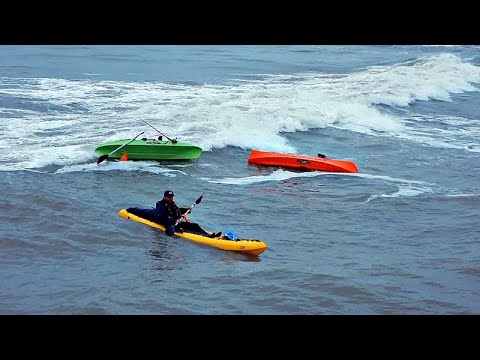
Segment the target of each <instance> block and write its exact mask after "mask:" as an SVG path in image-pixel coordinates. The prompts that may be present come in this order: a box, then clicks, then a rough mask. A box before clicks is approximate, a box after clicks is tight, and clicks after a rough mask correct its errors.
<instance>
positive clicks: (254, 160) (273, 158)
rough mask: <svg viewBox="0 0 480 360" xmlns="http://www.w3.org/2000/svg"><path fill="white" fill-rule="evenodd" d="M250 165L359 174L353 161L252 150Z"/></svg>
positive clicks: (320, 155) (322, 156) (319, 155)
mask: <svg viewBox="0 0 480 360" xmlns="http://www.w3.org/2000/svg"><path fill="white" fill-rule="evenodd" d="M248 163H249V164H254V165H265V166H279V167H285V168H290V169H297V170H302V171H315V170H316V171H327V172H346V173H358V168H357V165H355V163H354V162H352V161H347V160H337V159H330V158H327V157H325V156H324V155H322V154H318V156H309V155H299V154H288V153H279V152H269V151H260V150H252V152H251V153H250V156H249V157H248Z"/></svg>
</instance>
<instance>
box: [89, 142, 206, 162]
mask: <svg viewBox="0 0 480 360" xmlns="http://www.w3.org/2000/svg"><path fill="white" fill-rule="evenodd" d="M128 142H129V143H128ZM127 143H128V144H127ZM125 144H127V145H125ZM122 145H125V146H123V147H122ZM120 147H121V148H120ZM117 148H120V149H118V151H115V149H117ZM112 151H115V152H113V153H112ZM202 151H203V150H202V149H201V148H200V147H198V146H196V145H193V144H190V143H186V142H180V141H164V140H157V139H142V140H133V141H131V140H130V139H125V140H116V141H111V142H105V143H102V144H100V145H98V146H97V147H96V149H95V152H96V153H97V154H100V155H106V154H110V153H111V154H110V155H109V157H110V158H113V159H120V158H121V157H122V155H123V156H126V157H127V158H128V160H196V159H198V158H199V157H200V155H202ZM125 154H126V155H125Z"/></svg>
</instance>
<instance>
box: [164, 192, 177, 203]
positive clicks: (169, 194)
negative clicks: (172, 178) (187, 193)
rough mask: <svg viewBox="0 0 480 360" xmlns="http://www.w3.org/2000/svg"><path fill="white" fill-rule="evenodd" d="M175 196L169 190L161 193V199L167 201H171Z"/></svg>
mask: <svg viewBox="0 0 480 360" xmlns="http://www.w3.org/2000/svg"><path fill="white" fill-rule="evenodd" d="M174 196H175V194H174V193H173V191H171V190H167V191H165V192H164V193H163V198H164V199H165V200H167V201H172V200H173V197H174Z"/></svg>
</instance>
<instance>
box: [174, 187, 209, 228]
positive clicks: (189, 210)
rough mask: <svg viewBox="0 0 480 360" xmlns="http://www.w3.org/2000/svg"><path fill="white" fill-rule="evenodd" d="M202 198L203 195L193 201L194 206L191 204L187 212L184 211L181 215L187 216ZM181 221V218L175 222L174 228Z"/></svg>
mask: <svg viewBox="0 0 480 360" xmlns="http://www.w3.org/2000/svg"><path fill="white" fill-rule="evenodd" d="M202 197H203V194H202V195H201V196H200V197H199V198H198V199H197V201H195V204H193V205H192V206H190V207H189V208H188V210H187V211H185V213H183V214H182V215H187V214H189V213H190V212H191V211H192V209H193V208H194V207H195V205H197V204H199V203H200V201H202ZM182 219H183V216H182V217H181V218H180V219H178V220H177V221H176V222H175V226H177V225H178V224H179V223H180V222H182Z"/></svg>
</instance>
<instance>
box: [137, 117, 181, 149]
mask: <svg viewBox="0 0 480 360" xmlns="http://www.w3.org/2000/svg"><path fill="white" fill-rule="evenodd" d="M142 121H143V122H144V123H145V124H147V125H148V126H150V127H151V128H152V129H153V130H156V131H158V130H157V129H155V128H154V127H153V126H152V125H150V124H149V123H148V122H146V121H145V120H142ZM158 132H159V133H160V135H162V136H165V137H166V138H167V139H168V140H170V141H171V142H172V143H173V144H175V143H176V142H178V141H177V138H175V139H170V138H169V137H168V136H167V135H165V134H162V133H161V132H160V131H158Z"/></svg>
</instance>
